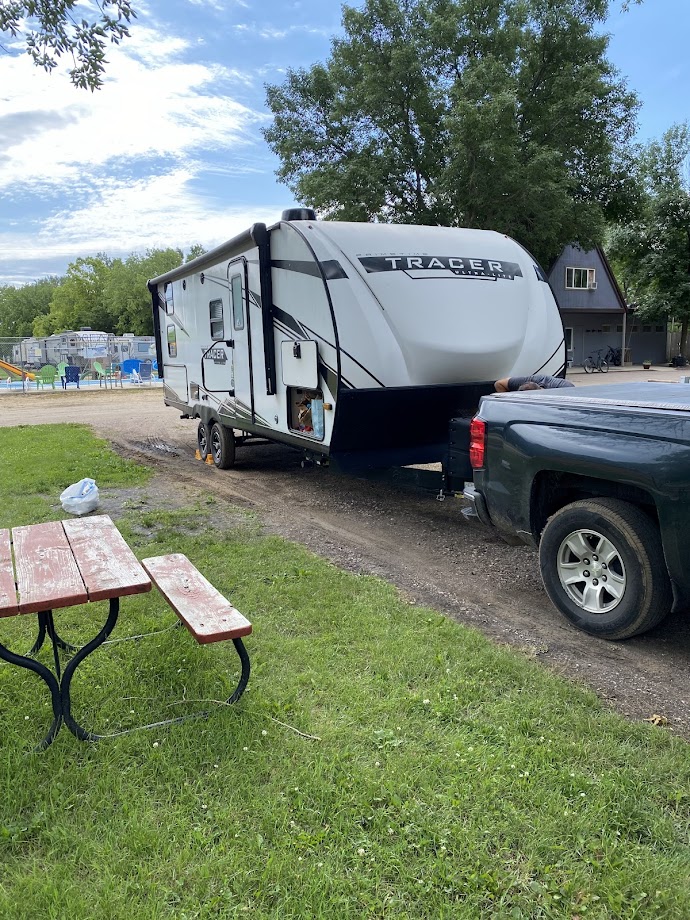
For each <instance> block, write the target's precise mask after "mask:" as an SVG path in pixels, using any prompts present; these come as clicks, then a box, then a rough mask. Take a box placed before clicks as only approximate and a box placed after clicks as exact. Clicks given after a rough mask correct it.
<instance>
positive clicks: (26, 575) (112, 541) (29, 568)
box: [0, 515, 252, 749]
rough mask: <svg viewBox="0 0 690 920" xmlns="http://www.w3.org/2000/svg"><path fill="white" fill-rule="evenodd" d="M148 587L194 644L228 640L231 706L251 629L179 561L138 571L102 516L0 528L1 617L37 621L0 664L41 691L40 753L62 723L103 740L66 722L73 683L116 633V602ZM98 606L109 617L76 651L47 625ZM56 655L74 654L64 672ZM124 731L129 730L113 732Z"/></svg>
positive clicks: (240, 687) (2, 650)
mask: <svg viewBox="0 0 690 920" xmlns="http://www.w3.org/2000/svg"><path fill="white" fill-rule="evenodd" d="M13 550H14V566H13V563H12V551H13ZM144 567H145V568H144ZM152 581H153V582H154V583H155V585H156V587H157V588H158V590H159V591H160V593H161V594H162V595H163V597H164V598H165V599H166V600H167V601H168V603H169V604H170V605H171V607H172V608H173V609H174V610H175V612H176V613H177V615H178V617H179V618H180V619H181V620H182V622H183V623H185V625H186V626H187V628H188V629H189V631H190V632H191V633H192V635H193V636H194V638H195V639H196V640H197V642H199V643H201V644H207V643H210V642H218V641H221V640H224V639H231V640H232V642H233V643H234V645H235V649H236V651H237V653H238V655H239V657H240V661H241V664H242V673H241V675H240V679H239V683H238V684H237V687H236V689H235V691H234V692H233V694H232V695H231V696H230V698H229V699H228V700H227V702H228V703H235V702H237V700H239V698H240V697H241V696H242V693H243V692H244V689H245V687H246V685H247V682H248V680H249V673H250V663H249V656H248V655H247V651H246V649H245V647H244V644H243V643H242V637H243V636H247V635H248V634H249V633H251V631H252V625H251V623H250V622H249V621H248V620H247V619H246V618H245V617H244V616H243V615H242V614H241V613H240V612H239V611H238V610H236V609H235V608H234V607H233V606H232V604H230V602H229V601H227V600H226V599H225V598H224V597H223V596H222V595H221V594H220V593H219V592H218V591H217V590H216V589H215V588H214V587H213V585H211V584H210V582H208V581H207V580H206V579H205V578H204V576H203V575H202V574H201V573H200V572H199V571H198V570H197V569H196V568H195V567H194V566H193V565H192V563H191V562H190V561H189V560H188V559H187V557H186V556H183V555H182V554H180V553H175V554H172V555H169V556H157V557H153V558H151V559H145V560H144V562H143V565H142V564H141V563H140V562H139V560H138V559H137V558H136V556H135V555H134V553H133V552H132V550H131V549H130V548H129V546H127V544H126V542H125V540H124V538H123V536H122V534H121V533H120V532H119V530H118V529H117V528H116V527H115V525H114V524H113V522H112V521H111V520H110V518H109V517H108V516H107V515H92V516H90V517H85V518H79V519H69V520H65V521H51V522H49V523H46V524H30V525H28V526H25V527H15V528H13V530H12V531H11V532H10V531H9V530H0V618H2V617H10V616H15V615H17V614H21V613H35V614H37V615H38V638H37V639H36V642H35V643H34V646H33V648H32V649H31V651H30V652H29V654H28V656H27V655H17V654H16V653H15V652H12V651H10V650H9V649H8V648H6V647H5V646H4V645H2V644H1V643H0V658H2V659H4V660H5V661H7V662H8V663H9V664H14V665H17V666H18V667H22V668H27V669H28V670H29V671H33V672H34V674H37V675H38V676H39V677H40V678H41V679H42V680H43V681H45V683H46V684H47V685H48V689H49V690H50V694H51V698H52V703H53V723H52V725H51V726H50V729H49V731H48V733H47V735H46V736H45V738H44V739H43V740H42V741H41V743H40V744H39V745H38V748H39V749H44V748H47V747H48V745H49V744H51V743H52V742H53V740H54V739H55V736H56V735H57V733H58V731H59V730H60V726H61V725H62V723H63V722H64V723H65V725H66V726H67V728H68V729H69V730H70V731H71V732H72V734H73V735H76V737H77V738H79V739H81V740H82V741H99V740H101V738H102V737H103V736H102V735H97V734H94V733H93V732H90V731H88V730H87V729H85V728H84V727H83V726H82V725H80V724H79V723H78V722H77V721H76V720H75V719H74V717H73V716H72V703H71V698H70V686H71V683H72V677H73V676H74V672H75V671H76V669H77V668H78V667H79V665H80V664H81V662H82V661H84V659H85V658H86V657H87V656H88V655H90V654H91V653H92V652H94V651H95V650H96V649H97V648H99V647H100V646H101V645H103V643H104V642H105V641H106V639H107V638H108V636H109V635H110V634H111V632H112V631H113V629H114V628H115V624H116V623H117V618H118V614H119V610H120V598H121V597H125V596H126V595H129V594H141V593H143V592H145V591H150V590H151V582H152ZM102 600H107V601H109V603H110V610H109V613H108V618H107V620H106V622H105V624H104V626H103V628H102V629H101V630H100V631H99V632H98V633H97V634H96V635H95V636H94V638H93V639H92V640H91V641H90V642H87V644H86V645H84V646H83V647H82V648H79V649H77V648H75V647H74V646H72V645H69V644H68V643H67V642H65V641H64V640H63V639H61V638H60V636H59V635H58V633H57V631H56V629H55V623H54V621H53V611H54V610H56V609H58V608H61V607H73V606H75V605H77V604H85V603H87V602H91V601H102ZM46 633H47V634H48V636H49V638H50V640H51V642H52V645H53V658H54V662H55V673H53V672H52V671H50V670H49V668H47V667H46V666H45V665H44V664H42V663H41V662H40V661H36V660H35V658H34V657H33V656H34V655H36V654H37V652H38V651H39V650H40V649H41V647H42V645H43V642H44V640H45V636H46ZM60 649H62V650H63V651H67V652H75V654H74V657H73V658H71V659H70V660H69V662H68V663H67V665H66V667H65V669H64V672H62V670H61V666H60V654H59V652H60ZM206 715H208V713H207V712H201V713H195V714H193V715H190V716H181V717H179V718H175V719H166V720H165V721H162V722H155V723H152V724H151V725H144V726H139V727H140V728H155V727H158V726H162V725H171V724H173V723H175V722H183V721H185V720H186V719H187V718H196V717H198V716H206ZM128 731H134V729H125V730H124V731H121V732H117V734H125V733H127V732H128Z"/></svg>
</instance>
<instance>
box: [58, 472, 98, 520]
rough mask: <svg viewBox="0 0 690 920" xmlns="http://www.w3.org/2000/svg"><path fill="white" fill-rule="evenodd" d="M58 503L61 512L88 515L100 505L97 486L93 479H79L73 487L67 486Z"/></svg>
mask: <svg viewBox="0 0 690 920" xmlns="http://www.w3.org/2000/svg"><path fill="white" fill-rule="evenodd" d="M60 501H61V502H62V508H63V510H64V511H68V512H69V513H70V514H88V513H89V511H95V510H96V508H98V505H99V504H100V499H99V497H98V486H97V485H96V483H95V482H94V480H93V479H80V480H79V482H75V483H74V485H71V486H67V488H66V489H65V491H64V492H63V493H62V495H61V496H60Z"/></svg>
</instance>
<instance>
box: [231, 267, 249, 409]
mask: <svg viewBox="0 0 690 920" xmlns="http://www.w3.org/2000/svg"><path fill="white" fill-rule="evenodd" d="M228 283H229V287H230V311H231V313H232V338H233V365H234V369H235V404H236V408H237V412H238V415H241V414H242V411H241V410H243V409H244V410H245V412H246V413H247V414H249V415H250V416H251V420H252V421H254V386H253V381H252V354H251V317H250V315H249V299H248V298H249V279H248V276H247V260H246V259H245V258H241V259H235V260H234V261H232V262H230V263H228Z"/></svg>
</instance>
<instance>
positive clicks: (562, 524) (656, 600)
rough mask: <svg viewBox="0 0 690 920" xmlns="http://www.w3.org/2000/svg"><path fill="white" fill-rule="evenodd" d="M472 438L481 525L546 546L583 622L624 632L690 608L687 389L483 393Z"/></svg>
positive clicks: (559, 594)
mask: <svg viewBox="0 0 690 920" xmlns="http://www.w3.org/2000/svg"><path fill="white" fill-rule="evenodd" d="M454 425H456V426H457V428H456V432H455V435H456V441H457V440H459V439H461V438H462V437H465V438H466V437H467V421H466V420H463V419H458V420H457V421H456V422H452V423H451V444H452V443H453V437H454V430H453V426H454ZM468 446H469V460H470V464H471V466H472V468H473V485H470V484H469V483H468V484H467V486H466V488H465V496H466V497H467V498H469V499H470V500H471V501H472V502H473V503H474V506H475V509H476V512H477V514H478V516H479V518H480V520H481V521H482V522H483V523H485V524H487V525H491V526H493V527H496V528H498V530H500V531H502V532H504V533H505V534H511V535H517V536H518V537H520V538H521V539H522V540H524V541H525V542H526V543H529V544H531V545H533V546H535V547H538V549H539V562H540V567H541V573H542V578H543V581H544V586H545V588H546V591H547V592H548V594H549V597H550V598H551V600H552V601H553V603H554V604H555V605H556V607H557V608H558V609H559V610H560V611H561V613H563V614H564V615H565V616H566V617H567V618H568V620H569V621H570V622H571V623H573V624H574V625H575V626H577V627H579V628H580V629H583V630H585V631H586V632H589V633H592V634H593V635H596V636H601V637H603V638H605V639H625V638H628V637H629V636H634V635H636V634H638V633H642V632H645V631H646V630H648V629H650V628H651V627H652V626H654V625H656V624H657V623H659V622H660V621H661V620H662V619H663V618H664V617H665V616H666V614H667V613H668V612H669V611H670V610H671V609H673V610H680V609H685V608H686V607H688V606H690V386H689V385H687V384H671V383H638V384H615V385H608V386H607V385H604V386H591V387H589V386H588V387H573V388H568V389H558V390H535V391H528V392H518V393H503V394H495V395H490V396H485V397H483V398H482V400H481V403H480V406H479V411H478V414H477V415H476V416H475V417H474V419H473V420H472V421H471V423H470V426H469V445H468ZM451 472H452V469H451ZM460 472H461V471H460V470H459V469H458V470H457V471H456V475H460Z"/></svg>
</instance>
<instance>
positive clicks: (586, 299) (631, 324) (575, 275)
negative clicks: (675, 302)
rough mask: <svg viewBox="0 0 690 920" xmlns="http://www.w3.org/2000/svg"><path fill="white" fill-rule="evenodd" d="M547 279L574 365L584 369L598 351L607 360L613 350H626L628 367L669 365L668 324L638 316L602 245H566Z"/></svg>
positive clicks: (568, 354) (571, 364)
mask: <svg viewBox="0 0 690 920" xmlns="http://www.w3.org/2000/svg"><path fill="white" fill-rule="evenodd" d="M548 278H549V284H550V285H551V289H552V290H553V293H554V296H555V298H556V302H557V303H558V307H559V309H560V311H561V318H562V319H563V328H564V330H565V341H566V349H567V360H568V364H569V365H570V366H579V365H582V363H583V362H584V360H585V358H586V357H587V356H588V355H593V356H594V357H596V354H597V351H598V350H599V349H601V351H602V355H604V356H605V355H606V352H607V350H608V347H609V345H610V346H611V347H612V348H615V349H621V354H622V355H624V361H625V363H626V364H641V363H642V362H643V361H645V360H650V361H651V362H652V364H665V363H666V362H667V360H668V356H667V355H668V353H667V344H666V343H667V330H666V323H665V322H650V321H644V322H643V321H642V320H640V319H639V318H638V317H636V316H635V312H634V307H632V306H628V305H627V304H626V302H625V298H624V297H623V293H622V291H621V289H620V287H619V285H618V282H617V281H616V278H615V276H614V274H613V271H612V270H611V266H610V265H609V263H608V260H607V258H606V255H605V253H604V251H603V249H602V248H601V246H595V248H594V249H589V250H583V249H580V247H579V246H578V245H577V244H575V243H571V244H569V245H568V246H565V247H564V249H563V252H562V253H561V254H560V256H559V257H558V258H557V259H556V261H555V262H554V263H553V265H552V266H551V268H550V269H549V271H548Z"/></svg>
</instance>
